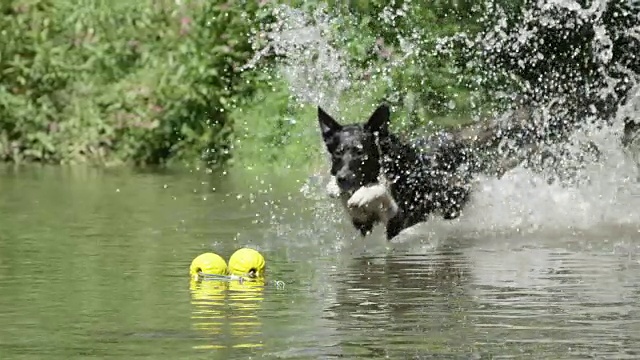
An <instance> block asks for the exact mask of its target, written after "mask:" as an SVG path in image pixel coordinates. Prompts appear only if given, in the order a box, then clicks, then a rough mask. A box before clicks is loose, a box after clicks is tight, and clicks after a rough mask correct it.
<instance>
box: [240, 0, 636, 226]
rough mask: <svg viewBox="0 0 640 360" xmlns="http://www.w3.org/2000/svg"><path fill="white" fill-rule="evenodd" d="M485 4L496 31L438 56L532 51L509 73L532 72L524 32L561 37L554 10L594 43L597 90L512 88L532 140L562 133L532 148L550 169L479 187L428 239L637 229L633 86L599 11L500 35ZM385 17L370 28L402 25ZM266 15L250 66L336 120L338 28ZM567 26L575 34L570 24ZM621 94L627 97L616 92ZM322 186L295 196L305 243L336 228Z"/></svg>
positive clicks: (544, 15) (315, 182)
mask: <svg viewBox="0 0 640 360" xmlns="http://www.w3.org/2000/svg"><path fill="white" fill-rule="evenodd" d="M488 4H489V6H487V8H488V9H489V10H490V11H488V12H487V16H493V17H494V19H496V18H497V21H492V23H494V26H493V27H492V28H490V29H488V30H487V31H484V32H482V33H480V34H479V35H477V36H476V37H475V38H470V37H469V36H468V35H467V34H464V33H460V34H457V35H456V36H454V37H450V38H442V39H440V40H439V42H438V46H439V47H441V48H443V49H444V48H447V44H448V43H450V42H452V41H460V39H462V40H463V41H464V42H465V44H466V45H467V46H470V47H475V48H476V49H479V52H478V53H477V58H476V59H474V61H477V62H478V61H482V60H486V59H487V56H486V54H487V53H493V54H495V53H498V52H500V51H503V52H504V51H512V52H514V53H520V52H525V51H527V52H529V53H531V51H532V50H531V48H533V49H534V51H533V54H534V56H531V57H530V58H529V59H527V60H526V61H525V60H520V61H519V62H518V64H517V66H518V67H519V68H526V67H529V66H533V65H536V64H537V63H540V62H543V61H544V60H545V56H546V55H545V54H543V53H542V52H541V51H537V50H536V49H538V48H542V47H544V46H547V45H546V44H544V42H543V41H541V40H540V36H539V35H540V32H541V31H542V30H543V29H541V28H540V26H538V25H535V26H531V24H542V25H544V26H546V27H547V29H548V28H555V27H558V28H563V29H564V30H566V28H565V27H564V26H565V25H564V24H563V23H562V17H556V18H554V17H553V16H551V15H549V14H550V12H551V11H553V10H554V9H556V10H557V9H560V10H562V11H563V12H564V13H570V14H573V15H572V16H574V18H575V19H574V20H575V22H577V23H580V24H583V23H588V24H591V26H592V29H591V30H592V31H593V33H594V34H595V35H594V36H593V40H592V44H591V45H592V47H591V49H592V58H591V60H590V61H592V62H593V63H594V64H596V65H597V68H596V70H595V71H596V72H597V73H598V74H600V79H602V81H600V82H596V83H594V84H589V86H590V87H588V88H582V89H576V88H579V87H580V86H581V85H580V84H571V83H570V82H571V81H572V79H575V77H576V76H578V74H575V73H574V74H569V75H571V76H570V77H571V78H567V76H569V75H567V74H562V73H561V72H557V73H553V72H551V73H549V74H545V77H546V79H545V80H544V81H541V82H540V83H538V84H534V83H531V82H527V81H524V82H522V83H521V89H522V90H523V91H524V92H527V93H529V94H533V95H534V97H537V99H536V109H535V110H536V112H537V113H538V115H539V116H540V118H541V119H543V121H542V122H541V123H540V129H537V130H539V131H540V132H543V133H544V135H545V136H548V135H550V134H551V133H552V132H553V131H557V128H558V127H557V126H554V125H558V123H561V125H562V126H565V125H566V127H567V128H570V129H571V131H569V134H568V136H567V139H565V141H562V142H557V141H556V142H554V141H548V139H547V138H545V140H544V141H542V142H540V143H539V144H537V145H538V146H539V147H540V149H541V153H542V152H544V151H547V152H550V153H553V154H554V157H555V159H554V161H551V162H549V161H547V159H546V158H544V157H542V156H541V157H539V158H538V159H537V160H538V161H537V162H536V158H533V159H530V160H531V161H529V163H528V164H523V165H522V166H519V167H517V168H515V169H513V170H512V171H510V172H508V173H507V174H506V175H505V176H504V177H502V178H500V179H496V178H489V177H480V178H479V179H478V183H477V186H476V188H477V191H476V192H475V194H474V199H473V201H472V204H471V205H470V207H469V209H468V211H467V212H466V214H465V215H464V216H463V217H461V218H460V219H459V220H457V221H453V222H442V221H434V222H430V223H429V224H431V225H429V226H430V227H431V229H443V228H447V229H449V230H450V229H452V228H453V227H459V228H462V229H465V231H467V230H473V229H475V230H490V231H501V230H510V229H511V230H512V229H518V230H522V229H528V230H536V229H540V228H545V227H553V228H566V227H570V228H589V227H591V226H593V225H594V224H599V223H607V224H629V225H634V224H639V223H640V213H638V211H637V209H638V208H640V186H639V185H638V182H637V178H638V167H637V164H636V162H634V161H633V159H632V158H630V156H629V153H628V150H625V149H624V148H623V147H622V146H621V141H620V139H621V136H622V128H623V126H624V122H625V121H629V119H635V120H636V121H640V118H638V109H639V108H640V105H639V104H640V92H639V90H638V89H639V86H638V84H640V77H639V75H638V74H637V73H635V72H634V71H632V69H630V68H629V66H628V64H624V63H620V62H618V63H614V61H613V58H614V55H613V52H612V47H613V46H612V43H613V40H612V37H613V34H611V33H610V31H609V30H607V28H606V27H605V26H604V25H603V22H602V18H603V16H604V15H603V14H604V13H605V11H606V9H607V1H594V2H592V3H591V6H590V7H589V8H583V7H581V6H580V5H579V4H578V3H577V2H575V1H570V0H556V1H538V2H537V3H533V2H532V4H533V5H534V6H533V7H531V8H528V9H524V10H523V11H522V14H521V15H522V17H521V21H522V23H521V25H519V26H516V27H515V28H513V27H512V28H510V29H507V16H506V15H505V12H504V11H503V10H502V9H501V8H500V7H499V6H497V5H495V4H490V3H488ZM390 9H391V6H388V7H386V8H385V9H384V10H383V11H382V14H381V16H380V18H381V19H382V21H386V22H388V23H389V24H390V26H392V25H393V24H394V20H395V18H396V17H399V16H403V13H402V11H406V9H405V10H403V9H400V10H401V11H400V12H391V11H390ZM275 15H276V17H277V18H278V21H276V22H275V25H274V26H273V27H272V28H270V29H268V31H265V32H264V33H262V34H261V35H260V36H263V37H266V38H268V39H269V40H268V45H267V47H265V48H263V49H261V50H260V51H258V52H257V55H256V60H257V59H259V58H260V57H261V56H264V55H265V54H267V53H268V52H270V51H272V52H275V53H276V54H277V55H279V56H281V58H282V60H281V61H280V63H279V68H280V72H281V74H283V76H284V77H285V78H286V79H287V81H288V83H289V86H290V89H291V91H292V93H293V94H294V95H295V96H296V97H297V99H298V100H299V101H301V102H305V103H312V104H320V105H321V106H324V107H326V108H328V109H331V110H334V111H337V110H338V101H339V100H340V97H341V95H342V94H343V92H344V91H346V90H347V89H349V88H350V87H354V86H359V85H361V84H362V83H359V82H357V81H355V78H354V75H353V74H354V71H353V70H352V69H351V67H350V65H349V63H348V61H347V60H346V59H347V57H346V56H345V55H344V52H343V51H341V49H339V48H337V47H336V46H335V45H333V44H334V41H333V39H334V38H335V37H336V36H338V34H335V33H332V28H333V26H334V25H335V24H336V23H337V22H338V21H340V19H333V18H331V17H329V16H327V15H326V12H325V9H324V8H319V9H316V10H314V11H313V12H311V13H306V12H305V11H303V10H300V9H293V8H291V7H288V6H286V5H281V6H279V7H278V10H277V11H276V13H275ZM576 19H577V20H576ZM639 23H640V19H639ZM567 26H575V23H574V22H571V23H569V24H568V25H567ZM639 29H640V26H635V27H631V28H629V29H628V34H627V35H628V36H629V37H636V36H637V37H638V39H640V35H638V34H640V30H639ZM414 35H415V34H409V36H406V37H404V38H402V39H400V40H401V41H400V43H401V44H402V46H401V47H400V51H401V52H402V54H400V56H397V57H396V58H394V59H395V60H394V61H393V62H391V63H390V64H389V65H388V66H390V67H393V66H399V67H401V66H403V65H405V64H404V61H405V60H406V59H407V58H409V55H413V54H415V53H419V52H420V51H423V50H421V49H419V48H418V47H417V45H416V43H415V41H416V38H417V37H418V36H414ZM525 48H529V49H528V50H525ZM483 51H484V53H483ZM481 53H482V54H481ZM480 54H481V55H482V56H480ZM249 66H251V64H250V65H249ZM492 71H493V73H492ZM499 71H504V69H495V68H494V69H489V70H488V72H486V73H485V76H486V77H487V78H491V79H494V78H496V77H497V76H498V75H497V72H499ZM385 74H386V73H385V71H379V72H378V75H379V76H385ZM389 81H391V80H389ZM554 86H556V88H554ZM621 86H622V87H623V88H625V89H629V90H628V91H626V92H621V91H620V87H621ZM558 89H561V90H558ZM621 93H622V94H621ZM495 95H496V96H497V97H499V96H504V97H508V98H513V97H514V94H512V93H503V94H500V93H498V92H496V94H495ZM576 96H578V97H580V96H584V97H587V98H593V99H595V100H598V101H603V102H605V103H607V101H608V103H609V104H611V103H613V104H615V108H614V110H613V111H612V112H611V114H609V115H610V116H606V115H603V112H602V111H599V110H598V109H596V105H595V104H590V105H588V106H583V108H580V109H578V111H576V109H575V108H570V107H569V105H567V104H569V103H570V102H571V99H572V98H575V97H576ZM623 98H624V101H622V99H623ZM612 99H613V100H612ZM595 100H594V101H595ZM309 121H312V120H309ZM567 124H568V125H567ZM576 124H578V125H576ZM574 125H575V126H574ZM585 144H587V145H590V146H591V145H595V146H596V147H597V148H598V156H591V155H592V152H590V151H587V150H585ZM323 170H326V169H323ZM325 181H326V177H322V176H321V177H315V178H313V179H312V180H310V181H309V182H308V183H307V184H305V186H304V187H303V189H302V191H303V193H304V195H305V196H306V197H308V198H310V199H315V200H316V203H315V204H316V205H317V206H316V207H314V208H313V209H312V211H313V212H314V216H315V217H316V218H319V219H322V220H323V221H322V222H321V225H319V227H320V228H322V229H306V230H307V231H310V232H312V233H313V232H315V231H317V230H326V227H327V226H336V225H338V224H342V225H344V224H343V223H344V220H343V217H342V214H341V211H342V210H341V209H339V208H338V207H337V206H335V204H331V203H330V201H329V200H328V199H325V200H322V199H323V192H324V189H323V185H324V183H325ZM347 228H348V226H347ZM289 230H292V229H289ZM443 231H444V230H443Z"/></svg>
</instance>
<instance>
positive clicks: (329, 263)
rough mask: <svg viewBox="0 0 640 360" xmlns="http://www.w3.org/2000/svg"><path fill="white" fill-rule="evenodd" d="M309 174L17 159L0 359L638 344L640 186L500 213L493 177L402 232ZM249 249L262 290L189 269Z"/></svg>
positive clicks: (3, 174) (594, 348) (509, 351)
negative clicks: (392, 232)
mask: <svg viewBox="0 0 640 360" xmlns="http://www.w3.org/2000/svg"><path fill="white" fill-rule="evenodd" d="M305 177H306V175H305V174H285V175H282V176H271V177H266V178H257V177H256V176H255V175H249V174H247V173H242V172H240V171H238V172H232V173H230V174H227V175H224V176H222V175H220V174H206V173H204V172H202V171H194V172H186V173H178V172H175V173H172V172H164V173H151V172H147V173H145V172H124V171H114V170H97V169H87V168H57V167H33V166H30V167H22V168H14V167H11V166H5V167H2V168H0V325H1V326H0V358H1V359H84V358H101V359H108V358H118V359H133V358H136V359H137V358H149V359H247V358H271V359H278V358H283V359H331V358H347V359H354V358H366V359H379V358H380V359H381V358H393V359H404V358H416V359H502V358H522V359H534V358H538V359H543V358H544V359H589V358H595V359H605V358H606V359H637V358H640V301H639V300H640V262H639V260H640V257H639V255H638V254H639V251H638V250H639V245H640V233H639V229H640V227H639V225H638V224H639V223H638V222H637V219H636V217H635V216H636V215H635V212H634V211H633V209H634V208H633V206H632V205H633V203H629V201H628V199H627V202H626V203H624V204H623V202H624V201H623V200H621V199H619V200H616V201H617V202H620V203H621V204H622V205H620V206H619V207H615V204H616V202H615V201H614V202H612V201H610V200H611V199H608V201H609V202H608V203H609V204H613V205H611V206H612V208H611V209H609V210H607V211H603V210H602V209H595V208H588V209H587V208H585V204H584V203H576V202H573V203H572V202H571V201H568V200H567V201H564V202H562V204H565V205H564V208H563V209H561V210H562V212H554V211H560V210H558V209H559V208H562V206H561V205H558V204H556V205H553V204H552V205H549V201H550V200H549V198H547V197H545V196H547V195H544V196H542V195H541V197H540V198H539V199H535V198H532V197H533V196H532V193H531V192H528V193H527V195H525V196H521V197H520V198H519V199H520V200H517V199H516V200H517V201H516V200H514V199H513V198H512V199H511V200H513V201H511V203H510V204H509V206H507V205H504V206H506V207H504V208H502V210H501V211H497V210H496V209H495V206H496V204H498V203H499V202H504V201H506V200H507V199H506V198H505V197H504V193H505V191H506V190H505V188H504V187H502V188H496V187H494V188H493V189H494V190H493V191H494V192H493V193H491V191H492V190H491V189H492V188H491V187H486V188H485V190H484V193H485V195H484V196H485V200H484V201H485V202H482V201H481V200H482V199H480V200H478V201H480V202H481V204H480V205H476V206H475V208H474V209H471V211H473V212H475V214H476V215H472V216H469V217H467V218H466V219H464V217H463V219H461V220H460V221H458V222H453V223H444V222H442V221H434V222H432V223H427V224H425V225H424V226H419V227H417V228H416V229H413V231H409V232H408V234H406V236H404V237H402V238H401V239H399V240H398V241H397V242H394V243H387V242H386V241H385V240H384V238H383V236H382V231H381V230H380V229H378V230H376V232H375V233H374V234H373V236H371V237H370V238H367V239H364V240H363V239H362V238H360V237H359V236H357V234H356V233H355V231H354V230H353V229H351V228H350V226H349V224H347V223H346V222H345V221H344V220H342V219H341V217H340V210H339V209H335V208H333V207H332V205H331V203H330V201H328V200H327V199H325V198H324V197H323V196H322V194H321V193H317V192H313V191H311V192H309V191H306V192H305V191H300V189H301V188H303V187H304V186H303V185H304V180H305ZM298 180H300V181H298ZM487 186H489V185H487ZM518 191H520V190H518ZM487 193H489V194H492V195H491V196H489V195H486V194H487ZM498 193H499V194H503V195H501V196H502V197H500V198H499V199H496V200H495V201H494V202H493V203H491V204H489V203H487V202H486V199H487V198H494V199H495V198H496V197H498V195H496V194H498ZM638 193H640V192H636V193H634V192H633V191H631V192H629V193H627V195H626V196H628V197H629V199H631V198H633V197H635V198H636V199H637V195H636V194H638ZM309 194H311V195H309ZM511 194H515V192H511ZM559 196H560V197H562V196H561V195H559V193H555V195H554V196H553V198H554V199H556V200H557V199H558V197H559ZM523 198H524V199H526V198H530V199H529V201H528V202H523V200H522V199H523ZM498 200H499V201H498ZM518 201H520V204H519V205H517V204H516V205H517V206H515V205H513V204H514V203H517V202H518ZM558 201H561V200H558ZM545 203H546V204H547V205H548V206H547V207H546V208H544V207H543V205H542V204H545ZM630 204H631V205H630ZM578 205H579V206H578ZM514 206H515V207H517V208H518V209H515V210H513V207H514ZM594 206H595V205H594ZM614 208H618V209H622V210H620V211H614V210H613V209H614ZM508 209H511V210H509V211H511V212H509V211H507V210H508ZM523 209H525V210H526V209H529V210H527V211H528V212H526V211H525V212H523ZM585 209H586V210H585ZM635 209H637V208H635ZM515 211H517V212H519V213H520V214H524V213H526V216H524V215H519V216H516V215H514V213H513V212H515ZM636 212H637V211H636ZM561 214H564V215H561ZM576 214H577V215H576ZM585 214H591V215H589V216H591V217H587V218H586V219H587V220H585V222H588V223H589V222H590V223H591V225H590V226H582V227H580V230H576V229H575V226H574V228H573V229H569V228H568V226H565V225H567V224H569V225H575V224H576V223H580V221H582V220H584V219H585V216H586V215H585ZM624 214H631V215H629V216H627V217H625V216H624ZM569 215H573V216H574V218H571V219H573V220H571V219H570V221H569V220H568V221H565V222H562V221H556V222H554V221H552V219H556V220H557V218H561V217H562V216H564V217H565V218H567V217H570V216H569ZM592 215H593V216H592ZM597 219H600V221H599V222H598V221H596V220H597ZM578 220H580V221H578ZM241 246H251V247H254V248H257V249H259V250H260V251H261V252H262V253H263V254H264V256H265V257H266V259H267V263H268V265H267V266H268V280H269V282H268V284H267V285H266V286H265V287H264V288H261V287H255V286H249V285H246V284H244V285H240V284H236V283H229V284H226V283H222V284H221V283H215V282H203V283H201V284H192V283H190V280H189V276H188V267H189V264H190V262H191V260H192V259H193V258H194V257H195V256H197V255H198V254H200V253H201V252H205V251H215V252H217V253H219V254H220V255H222V256H223V257H225V258H228V257H229V256H230V255H231V253H232V252H233V251H234V250H235V249H237V248H239V247H241ZM273 280H280V281H283V282H284V283H285V286H284V288H277V287H276V286H275V285H274V283H273Z"/></svg>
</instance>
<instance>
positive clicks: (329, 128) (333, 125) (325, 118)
mask: <svg viewBox="0 0 640 360" xmlns="http://www.w3.org/2000/svg"><path fill="white" fill-rule="evenodd" d="M318 122H319V123H320V132H322V138H323V139H325V140H326V139H328V138H330V137H331V136H332V135H333V134H334V133H335V132H337V131H340V130H341V129H342V125H340V124H338V122H337V121H335V120H334V119H333V118H332V117H331V115H329V114H327V113H326V112H325V111H324V110H322V108H321V107H320V106H318Z"/></svg>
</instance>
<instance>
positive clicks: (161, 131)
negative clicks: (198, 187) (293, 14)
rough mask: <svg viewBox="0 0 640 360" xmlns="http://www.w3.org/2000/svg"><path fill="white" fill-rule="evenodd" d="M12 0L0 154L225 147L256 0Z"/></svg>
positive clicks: (182, 156)
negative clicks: (238, 1)
mask: <svg viewBox="0 0 640 360" xmlns="http://www.w3.org/2000/svg"><path fill="white" fill-rule="evenodd" d="M183 3H184V4H182V5H180V6H178V5H176V3H175V2H174V1H140V2H125V1H123V0H114V1H111V2H101V1H89V0H81V1H69V0H66V1H65V0H39V1H38V0H36V1H28V0H14V1H8V2H4V3H3V5H1V6H2V7H1V8H0V11H2V15H3V16H2V17H0V29H2V30H0V33H1V36H2V42H0V73H1V74H2V80H1V83H0V159H2V160H5V161H24V160H27V161H43V162H55V163H66V162H82V161H98V162H113V161H132V162H135V163H137V164H162V163H166V162H167V161H168V160H172V159H175V160H193V159H202V160H204V161H206V162H207V163H208V164H209V165H211V166H214V165H216V164H223V163H224V162H226V161H227V160H228V159H229V157H230V146H231V141H232V136H231V135H232V129H233V121H232V119H231V118H230V116H229V113H230V111H231V110H232V109H233V108H234V104H235V103H236V102H237V100H238V99H241V98H244V97H247V96H250V95H251V94H252V93H253V91H254V84H253V82H252V81H251V79H252V76H254V75H255V74H254V73H252V72H244V73H240V72H239V71H237V69H238V67H240V66H242V65H244V64H245V63H246V62H247V61H248V60H249V59H250V58H251V56H252V55H253V50H252V48H251V44H250V37H249V32H250V31H251V29H252V28H253V27H255V26H259V24H260V22H262V21H268V14H269V12H268V11H267V10H266V9H265V8H263V7H261V5H260V4H259V3H258V2H256V1H249V2H243V3H242V4H236V3H234V2H225V1H211V0H206V1H205V0H200V1H184V2H183Z"/></svg>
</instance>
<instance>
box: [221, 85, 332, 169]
mask: <svg viewBox="0 0 640 360" xmlns="http://www.w3.org/2000/svg"><path fill="white" fill-rule="evenodd" d="M269 75H270V76H269V77H270V78H271V79H273V80H270V81H264V82H263V84H268V86H261V87H260V88H258V89H257V90H256V93H255V95H254V96H252V97H250V98H247V99H246V100H245V101H243V102H241V103H239V104H238V105H239V106H238V107H237V108H236V110H234V112H233V113H232V117H233V118H234V119H235V129H234V134H235V136H234V138H235V142H234V146H233V154H234V157H233V159H232V164H233V165H236V166H240V167H243V168H245V169H249V170H254V169H255V170H258V171H263V170H265V169H266V168H270V169H273V170H278V169H279V170H289V169H295V170H313V168H314V166H315V165H317V164H318V163H319V161H320V160H321V159H322V158H321V156H322V154H323V151H324V149H323V148H322V146H324V145H323V144H322V141H321V138H320V133H319V130H318V128H317V121H316V116H317V110H316V107H315V106H309V105H300V104H298V103H297V102H296V101H295V100H294V99H293V98H292V96H291V93H290V92H289V89H288V88H287V84H286V83H285V82H284V81H283V80H282V79H278V78H277V77H276V75H275V74H269Z"/></svg>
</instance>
